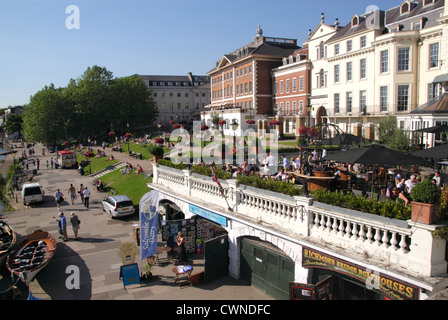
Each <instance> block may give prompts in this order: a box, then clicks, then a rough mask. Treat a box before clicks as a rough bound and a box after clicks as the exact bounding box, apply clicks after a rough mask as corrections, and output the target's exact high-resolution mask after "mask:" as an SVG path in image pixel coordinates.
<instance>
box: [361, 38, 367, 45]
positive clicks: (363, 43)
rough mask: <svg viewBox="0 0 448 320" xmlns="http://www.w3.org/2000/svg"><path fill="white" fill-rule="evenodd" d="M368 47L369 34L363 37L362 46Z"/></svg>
mask: <svg viewBox="0 0 448 320" xmlns="http://www.w3.org/2000/svg"><path fill="white" fill-rule="evenodd" d="M365 47H367V36H362V37H361V48H365Z"/></svg>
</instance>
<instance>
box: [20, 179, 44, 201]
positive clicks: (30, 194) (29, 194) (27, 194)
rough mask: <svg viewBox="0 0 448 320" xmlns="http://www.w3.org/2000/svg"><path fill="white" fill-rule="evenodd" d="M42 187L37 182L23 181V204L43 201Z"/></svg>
mask: <svg viewBox="0 0 448 320" xmlns="http://www.w3.org/2000/svg"><path fill="white" fill-rule="evenodd" d="M44 194H45V192H44V189H43V188H42V186H41V185H40V184H38V183H25V184H24V185H23V186H22V200H23V204H24V205H27V204H32V203H38V202H42V201H44Z"/></svg>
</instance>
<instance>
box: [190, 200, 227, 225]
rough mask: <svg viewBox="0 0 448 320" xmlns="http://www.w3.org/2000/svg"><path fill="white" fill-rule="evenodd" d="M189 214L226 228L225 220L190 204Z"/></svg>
mask: <svg viewBox="0 0 448 320" xmlns="http://www.w3.org/2000/svg"><path fill="white" fill-rule="evenodd" d="M190 212H191V213H194V214H197V215H198V216H201V217H203V218H206V219H208V220H210V221H213V222H216V223H218V224H220V225H222V226H224V227H227V218H226V217H224V216H221V215H219V214H217V213H214V212H211V211H208V210H205V209H202V208H200V207H197V206H195V205H192V204H190Z"/></svg>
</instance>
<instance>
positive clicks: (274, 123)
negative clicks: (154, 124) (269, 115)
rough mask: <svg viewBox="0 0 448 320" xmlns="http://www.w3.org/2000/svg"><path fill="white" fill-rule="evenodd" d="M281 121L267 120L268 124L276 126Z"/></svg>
mask: <svg viewBox="0 0 448 320" xmlns="http://www.w3.org/2000/svg"><path fill="white" fill-rule="evenodd" d="M281 123H282V122H281V121H278V120H271V121H269V125H270V126H278V125H279V124H281Z"/></svg>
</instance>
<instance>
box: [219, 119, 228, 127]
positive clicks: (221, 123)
mask: <svg viewBox="0 0 448 320" xmlns="http://www.w3.org/2000/svg"><path fill="white" fill-rule="evenodd" d="M218 124H219V125H220V126H222V125H224V124H226V120H219V121H218Z"/></svg>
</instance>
